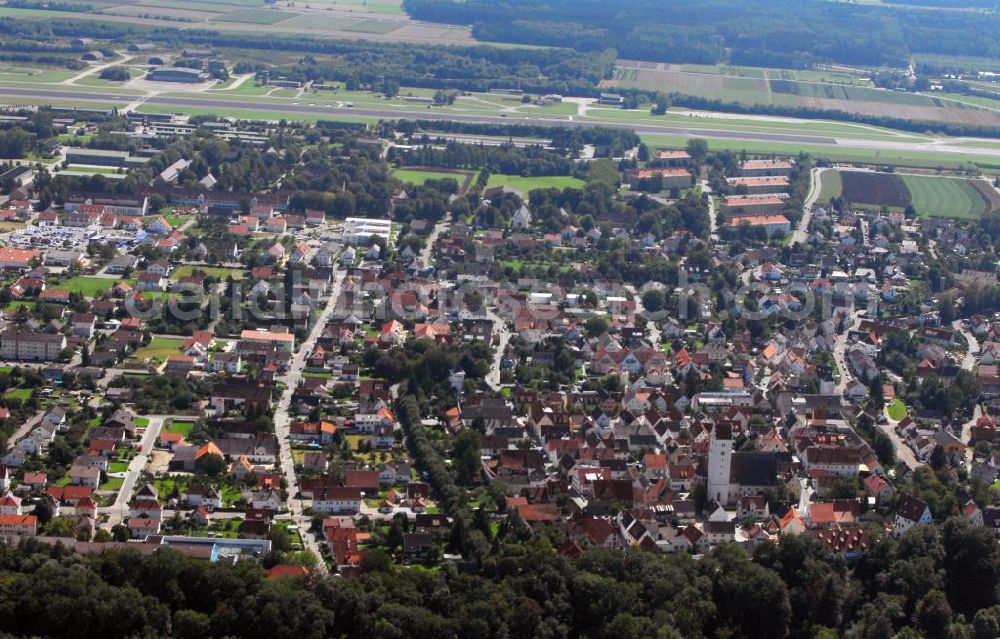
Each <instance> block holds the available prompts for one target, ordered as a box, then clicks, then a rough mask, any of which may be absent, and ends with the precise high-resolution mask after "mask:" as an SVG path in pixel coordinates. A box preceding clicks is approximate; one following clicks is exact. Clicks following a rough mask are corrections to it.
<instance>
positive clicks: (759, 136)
mask: <svg viewBox="0 0 1000 639" xmlns="http://www.w3.org/2000/svg"><path fill="white" fill-rule="evenodd" d="M17 98H33V99H36V100H38V99H46V98H49V99H53V100H65V101H70V102H71V101H73V100H79V101H85V102H97V103H107V104H109V105H111V104H128V103H131V102H135V101H136V100H137V99H139V96H135V95H120V94H116V93H114V92H113V91H108V92H99V91H94V92H90V91H59V90H53V89H47V88H33V87H31V88H21V87H18V88H8V87H0V100H5V99H13V100H16V99H17ZM143 103H144V104H149V105H157V106H161V107H195V108H212V109H219V110H220V111H228V112H233V113H234V114H238V113H239V112H240V111H245V110H252V111H272V112H275V113H286V114H288V115H291V116H294V115H295V114H304V115H327V116H330V118H331V119H336V117H337V116H355V117H358V116H361V117H374V118H384V119H402V120H444V121H453V122H470V123H484V124H527V125H536V126H551V127H588V128H593V127H606V128H614V129H628V130H632V131H635V132H636V133H639V134H649V135H663V136H676V137H682V138H690V137H700V138H710V139H724V140H743V141H747V142H776V143H785V144H793V145H794V144H800V145H810V146H829V147H839V148H864V149H872V150H879V151H886V152H892V151H897V152H900V151H909V152H921V153H939V154H941V155H946V156H947V155H951V156H955V155H958V156H964V155H976V156H980V157H982V156H990V157H997V158H1000V148H998V147H995V146H994V147H988V146H974V147H971V146H962V145H960V144H956V143H954V141H952V140H947V139H943V138H942V139H934V140H931V141H928V142H912V141H906V140H905V139H904V140H899V141H897V140H886V139H879V138H864V137H844V138H835V137H829V136H814V135H797V134H782V133H764V132H754V131H739V130H722V129H705V128H699V127H685V126H669V125H656V124H632V123H628V122H618V121H606V120H600V119H598V118H588V119H586V120H579V119H573V120H558V119H552V118H547V117H544V116H534V117H516V118H515V117H508V118H505V117H501V116H495V115H469V114H461V113H450V112H441V111H434V110H431V109H428V110H427V111H426V112H424V111H417V110H409V111H404V110H401V109H365V108H355V107H331V106H325V105H307V104H288V103H283V104H282V103H274V102H269V101H266V100H254V99H253V97H252V96H247V98H246V99H245V100H241V101H234V100H218V99H213V98H206V97H195V96H192V97H169V96H162V95H154V96H150V97H148V98H146V99H145V100H143ZM139 110H140V111H141V107H140V109H139Z"/></svg>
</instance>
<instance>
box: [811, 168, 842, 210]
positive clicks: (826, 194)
mask: <svg viewBox="0 0 1000 639" xmlns="http://www.w3.org/2000/svg"><path fill="white" fill-rule="evenodd" d="M843 189H844V184H843V180H841V179H840V172H839V171H823V174H822V175H821V176H820V190H819V197H817V198H816V202H817V203H818V204H825V203H827V202H829V201H830V200H831V199H833V198H835V197H840V195H841V193H842V192H843Z"/></svg>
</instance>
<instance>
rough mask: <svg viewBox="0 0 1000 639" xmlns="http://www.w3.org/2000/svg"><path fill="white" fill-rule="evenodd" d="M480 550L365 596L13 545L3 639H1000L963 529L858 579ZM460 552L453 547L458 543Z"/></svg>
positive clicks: (552, 551) (885, 559) (529, 549)
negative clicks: (459, 566)
mask: <svg viewBox="0 0 1000 639" xmlns="http://www.w3.org/2000/svg"><path fill="white" fill-rule="evenodd" d="M463 521H464V520H463ZM487 521H488V520H487ZM463 525H464V524H463ZM453 532H454V531H453ZM484 534H485V535H486V536H488V537H492V538H493V541H492V545H491V546H487V547H485V548H483V549H482V551H483V552H484V554H483V555H482V556H481V557H475V558H470V559H469V561H468V562H467V563H466V565H465V566H463V570H461V571H459V570H456V566H453V565H445V566H444V567H443V568H442V569H440V570H439V571H434V572H428V571H421V570H405V569H397V568H394V567H393V566H392V564H391V562H390V561H389V560H388V557H387V556H385V555H383V554H381V553H374V554H372V555H369V556H368V557H367V558H366V559H365V560H364V561H363V563H362V570H363V573H364V574H363V575H362V576H361V577H360V578H358V579H340V578H315V579H313V580H311V581H306V580H297V579H289V578H285V579H277V580H270V579H267V578H266V576H265V573H264V571H263V570H262V569H261V568H259V567H258V566H256V565H255V564H252V563H249V562H240V563H238V564H236V565H235V566H227V565H220V564H212V563H208V562H204V561H198V560H193V559H187V558H184V557H183V556H181V555H179V554H177V553H175V552H172V551H170V550H166V549H164V550H161V551H158V552H157V553H155V554H154V555H152V556H141V555H140V554H138V553H136V552H134V551H128V550H123V551H108V552H105V553H104V554H102V555H94V556H82V555H75V554H72V553H69V552H67V551H65V550H63V549H61V548H59V547H54V546H48V545H45V544H40V543H38V542H34V541H26V542H24V543H23V544H22V545H20V546H17V547H15V546H8V545H3V546H0V601H2V602H3V604H2V605H0V628H2V629H3V632H5V633H9V634H5V635H0V636H4V637H13V636H32V635H34V636H46V637H57V638H59V637H67V638H69V637H72V638H73V639H87V638H90V637H95V638H97V637H100V638H101V639H103V638H104V637H126V636H143V637H166V636H173V637H180V638H184V639H189V638H190V639H195V638H201V637H222V636H231V637H250V638H254V637H261V638H265V637H266V638H267V639H282V638H285V637H287V638H289V639H292V638H296V639H298V638H301V639H307V638H310V637H317V638H319V637H361V636H364V637H371V638H373V639H382V638H396V637H399V638H402V637H412V638H415V639H422V638H424V637H426V638H433V639H441V638H447V637H478V638H480V639H485V638H487V637H512V638H513V637H567V638H570V637H588V638H604V637H607V638H609V639H610V638H612V637H613V638H616V639H617V638H621V637H664V638H668V637H670V638H673V637H687V638H699V637H758V638H762V639H767V638H771V637H774V638H782V637H794V638H799V637H802V638H805V637H810V638H812V637H822V638H828V637H836V636H843V637H851V638H858V639H861V638H869V637H871V638H883V637H884V638H885V639H890V638H891V637H894V636H895V637H921V636H923V637H934V638H938V637H969V638H971V639H987V638H993V637H995V636H997V633H998V631H1000V606H997V602H998V599H997V581H998V579H1000V557H998V550H997V545H996V542H995V541H994V539H993V537H992V534H991V532H990V531H989V530H987V529H983V528H978V529H976V528H971V527H970V526H969V525H968V524H967V523H966V522H964V521H963V520H961V519H953V520H949V521H947V522H945V523H943V524H940V525H933V526H926V527H920V528H916V529H914V530H912V531H910V532H909V533H907V534H906V535H905V536H904V537H903V538H902V539H899V540H895V539H892V538H882V537H878V538H876V539H875V540H874V541H873V543H872V547H871V549H870V550H869V551H868V552H867V553H866V554H864V555H863V556H862V557H861V558H860V559H859V560H857V561H856V562H855V563H854V564H853V565H848V564H847V563H845V562H844V561H843V560H842V559H839V558H836V557H834V556H832V555H831V554H830V552H829V550H828V549H827V547H826V546H825V545H822V544H817V543H815V542H812V541H811V539H810V538H809V537H808V536H803V537H786V538H785V539H784V540H783V542H782V543H781V544H780V545H779V546H773V545H771V544H765V545H764V546H762V547H760V548H759V549H758V550H757V552H756V553H754V556H753V558H750V557H748V556H747V554H746V552H745V551H744V550H743V549H742V548H740V547H738V546H735V545H726V546H722V547H720V548H718V549H716V550H714V551H712V552H710V553H709V554H707V555H706V556H705V557H704V558H702V559H701V560H695V559H694V558H692V557H691V556H690V555H686V554H679V555H652V554H646V553H643V552H641V551H638V550H628V551H618V550H606V549H600V548H596V547H591V548H586V549H585V550H584V552H583V554H582V555H581V556H580V557H579V558H578V559H575V560H571V559H568V558H567V557H566V556H564V555H563V554H562V553H560V552H559V551H560V550H561V549H562V548H564V547H565V545H566V540H565V538H563V537H562V536H561V533H559V532H558V531H556V530H546V531H542V532H541V533H538V534H535V535H533V536H530V535H528V534H527V530H526V527H525V525H524V524H523V522H520V521H519V520H518V519H517V518H516V515H510V516H507V517H506V518H505V521H504V522H503V524H502V525H501V526H500V528H499V529H497V532H496V534H495V536H494V535H493V533H491V532H490V531H489V529H487V530H486V532H485V533H484ZM450 537H451V538H452V539H453V540H456V541H454V542H448V543H449V544H453V545H454V544H457V543H458V542H457V540H458V539H459V538H461V534H452V535H451V536H450ZM451 550H452V551H458V550H459V548H457V547H455V548H452V549H451ZM265 563H267V562H265ZM897 633H898V634H897Z"/></svg>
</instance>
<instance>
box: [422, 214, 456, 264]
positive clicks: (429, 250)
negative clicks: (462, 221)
mask: <svg viewBox="0 0 1000 639" xmlns="http://www.w3.org/2000/svg"><path fill="white" fill-rule="evenodd" d="M450 226H451V224H450V223H449V222H448V221H447V220H442V221H440V222H438V223H437V224H435V225H434V230H432V231H431V234H430V235H429V236H428V237H427V241H426V243H425V244H424V248H422V249H420V261H422V262H423V263H424V266H425V267H427V266H430V265H431V259H432V258H433V257H434V245H435V244H436V243H437V241H438V238H439V237H441V234H442V233H444V232H445V231H446V230H447V229H448V228H450Z"/></svg>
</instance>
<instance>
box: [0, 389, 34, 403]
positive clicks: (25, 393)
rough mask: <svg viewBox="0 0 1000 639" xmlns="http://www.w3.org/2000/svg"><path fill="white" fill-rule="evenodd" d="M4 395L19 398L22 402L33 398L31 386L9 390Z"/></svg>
mask: <svg viewBox="0 0 1000 639" xmlns="http://www.w3.org/2000/svg"><path fill="white" fill-rule="evenodd" d="M4 397H9V398H12V399H19V400H21V401H22V402H26V401H28V400H29V399H31V389H30V388H15V389H14V390H12V391H7V394H6V395H4Z"/></svg>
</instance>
